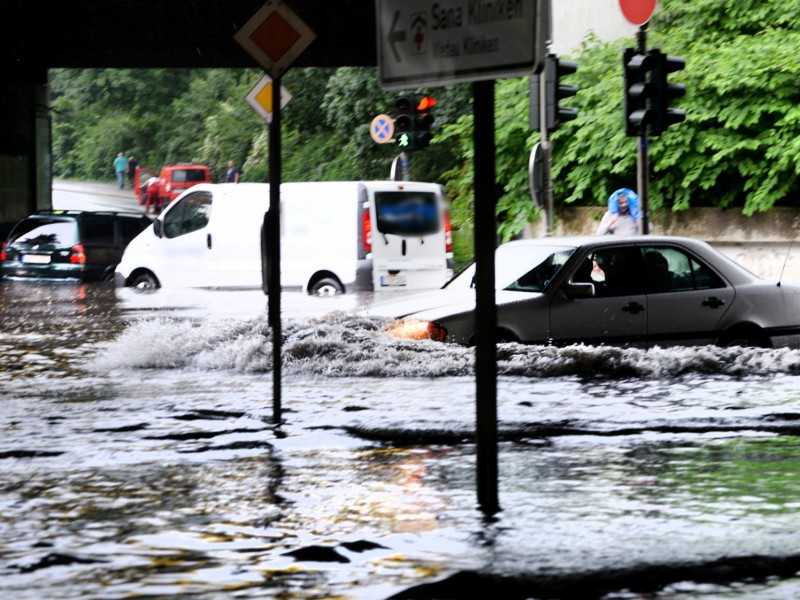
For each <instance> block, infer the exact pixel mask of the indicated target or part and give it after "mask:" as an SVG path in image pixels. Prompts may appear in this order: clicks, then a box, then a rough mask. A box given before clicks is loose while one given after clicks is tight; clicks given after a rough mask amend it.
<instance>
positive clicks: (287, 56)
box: [233, 0, 317, 79]
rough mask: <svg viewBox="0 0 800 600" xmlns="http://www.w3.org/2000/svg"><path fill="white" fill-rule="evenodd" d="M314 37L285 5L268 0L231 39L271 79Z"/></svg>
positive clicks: (306, 46) (283, 70)
mask: <svg viewBox="0 0 800 600" xmlns="http://www.w3.org/2000/svg"><path fill="white" fill-rule="evenodd" d="M316 37H317V36H316V34H315V33H314V32H313V31H312V30H311V28H310V27H309V26H308V25H306V24H305V23H304V22H303V21H302V20H301V19H300V17H298V16H297V15H296V14H295V13H294V12H293V11H292V10H291V9H290V8H289V7H288V6H287V5H286V4H284V3H283V2H281V1H280V0H267V2H266V3H265V4H264V5H263V6H262V7H261V8H260V9H258V10H257V11H256V13H255V14H254V15H253V16H252V17H250V19H249V20H248V21H247V23H245V24H244V25H243V26H242V28H241V29H239V31H237V32H236V34H235V35H234V36H233V39H235V40H236V41H237V42H238V43H239V45H240V46H241V47H242V48H244V49H245V51H247V53H248V54H249V55H250V56H252V57H253V59H255V61H256V62H257V63H258V64H259V65H261V68H263V69H264V70H265V71H266V72H267V73H269V75H270V76H271V77H272V78H273V79H278V78H279V77H280V76H281V75H283V73H284V72H285V71H286V69H288V68H289V65H291V64H292V63H293V62H294V61H295V59H296V58H297V57H298V56H300V54H301V53H302V52H303V50H305V49H306V48H308V46H309V44H311V42H313V41H314V39H315V38H316Z"/></svg>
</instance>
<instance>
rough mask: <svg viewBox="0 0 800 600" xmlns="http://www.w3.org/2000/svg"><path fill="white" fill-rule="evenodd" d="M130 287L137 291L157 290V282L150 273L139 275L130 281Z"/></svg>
mask: <svg viewBox="0 0 800 600" xmlns="http://www.w3.org/2000/svg"><path fill="white" fill-rule="evenodd" d="M131 287H132V288H135V289H137V290H155V289H158V287H159V286H158V280H157V279H156V278H155V276H154V275H153V274H152V273H139V274H138V275H137V276H136V277H134V278H133V281H131Z"/></svg>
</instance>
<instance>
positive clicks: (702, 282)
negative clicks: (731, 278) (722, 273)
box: [642, 247, 725, 294]
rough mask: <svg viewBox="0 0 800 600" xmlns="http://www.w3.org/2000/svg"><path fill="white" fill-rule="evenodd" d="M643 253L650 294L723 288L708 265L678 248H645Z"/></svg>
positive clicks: (723, 283)
mask: <svg viewBox="0 0 800 600" xmlns="http://www.w3.org/2000/svg"><path fill="white" fill-rule="evenodd" d="M642 254H643V257H644V264H645V280H646V281H647V290H648V293H650V294H659V293H665V292H683V291H689V290H708V289H715V288H722V287H725V282H724V281H722V279H720V277H719V276H718V275H717V274H716V273H714V271H712V270H711V269H710V268H709V267H708V266H706V265H704V264H703V263H701V262H700V261H699V260H697V259H696V258H695V257H693V256H690V255H689V254H687V253H686V252H684V251H682V250H679V249H678V248H670V247H645V248H643V249H642Z"/></svg>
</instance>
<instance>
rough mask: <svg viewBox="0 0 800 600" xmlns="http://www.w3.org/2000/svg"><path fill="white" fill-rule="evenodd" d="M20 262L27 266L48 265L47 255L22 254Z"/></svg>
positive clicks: (48, 257) (48, 258)
mask: <svg viewBox="0 0 800 600" xmlns="http://www.w3.org/2000/svg"><path fill="white" fill-rule="evenodd" d="M22 262H24V263H25V264H29V265H49V264H50V255H49V254H23V255H22Z"/></svg>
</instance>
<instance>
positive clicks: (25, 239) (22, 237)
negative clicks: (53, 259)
mask: <svg viewBox="0 0 800 600" xmlns="http://www.w3.org/2000/svg"><path fill="white" fill-rule="evenodd" d="M9 243H10V245H14V246H25V247H28V248H33V247H41V248H42V249H45V248H50V249H54V248H71V247H72V246H74V245H75V244H77V243H78V228H77V226H76V224H75V221H73V220H72V219H51V218H29V219H23V220H22V221H20V222H19V223H18V224H17V226H16V227H15V228H14V231H12V232H11V236H10V237H9Z"/></svg>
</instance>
